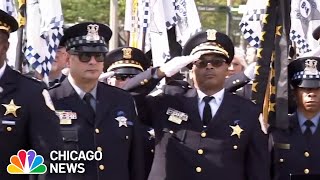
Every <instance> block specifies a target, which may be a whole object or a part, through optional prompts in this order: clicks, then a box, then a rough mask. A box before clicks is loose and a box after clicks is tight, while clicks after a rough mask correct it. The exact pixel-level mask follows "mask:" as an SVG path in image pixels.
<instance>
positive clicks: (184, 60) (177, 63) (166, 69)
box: [160, 54, 201, 77]
mask: <svg viewBox="0 0 320 180" xmlns="http://www.w3.org/2000/svg"><path fill="white" fill-rule="evenodd" d="M200 56H201V55H200V54H197V55H190V56H177V57H175V58H173V59H171V60H170V61H168V62H166V63H164V64H163V65H162V66H160V70H161V71H162V72H163V73H164V74H165V75H166V76H167V77H171V76H173V75H175V74H176V73H178V72H179V71H180V69H182V68H183V67H186V66H187V65H188V64H190V63H192V62H194V61H197V60H198V59H199V57H200Z"/></svg>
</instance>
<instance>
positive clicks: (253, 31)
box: [239, 0, 267, 48]
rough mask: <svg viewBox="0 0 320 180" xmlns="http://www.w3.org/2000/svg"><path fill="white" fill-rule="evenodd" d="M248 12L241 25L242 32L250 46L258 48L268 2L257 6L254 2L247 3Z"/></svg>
mask: <svg viewBox="0 0 320 180" xmlns="http://www.w3.org/2000/svg"><path fill="white" fill-rule="evenodd" d="M246 7H247V12H246V13H244V15H243V17H242V19H241V22H240V23H239V26H240V30H241V32H242V34H243V37H244V39H246V40H247V41H248V42H249V44H250V46H252V47H255V48H258V47H259V44H260V40H259V36H260V34H261V30H262V20H263V18H264V16H265V13H266V7H267V0H263V1H261V2H259V4H257V3H256V2H255V1H254V0H248V1H247V5H246Z"/></svg>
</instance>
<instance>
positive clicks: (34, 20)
mask: <svg viewBox="0 0 320 180" xmlns="http://www.w3.org/2000/svg"><path fill="white" fill-rule="evenodd" d="M26 17H27V23H26V44H25V52H24V54H25V57H26V59H27V61H28V62H29V64H30V65H31V66H32V67H33V68H34V69H35V70H36V71H37V72H38V73H39V74H41V75H42V76H43V80H44V81H45V82H47V81H48V75H49V72H50V70H51V63H52V61H53V60H54V58H55V56H56V50H57V48H58V46H59V42H60V39H61V37H62V35H63V28H62V26H63V14H62V9H61V3H60V0H50V1H48V0H28V1H27V13H26Z"/></svg>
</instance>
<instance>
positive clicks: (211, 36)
mask: <svg viewBox="0 0 320 180" xmlns="http://www.w3.org/2000/svg"><path fill="white" fill-rule="evenodd" d="M216 34H217V31H216V30H215V29H208V30H207V40H209V41H215V40H216V39H217V37H216Z"/></svg>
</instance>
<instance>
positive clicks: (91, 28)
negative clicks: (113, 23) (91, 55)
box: [86, 24, 100, 41]
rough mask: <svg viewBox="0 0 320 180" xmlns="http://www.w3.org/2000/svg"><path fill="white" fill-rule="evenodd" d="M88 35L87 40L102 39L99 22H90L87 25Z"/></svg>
mask: <svg viewBox="0 0 320 180" xmlns="http://www.w3.org/2000/svg"><path fill="white" fill-rule="evenodd" d="M87 31H88V33H87V35H86V40H87V41H98V40H99V39H100V37H99V34H98V31H99V25H97V24H89V25H88V26H87Z"/></svg>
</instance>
